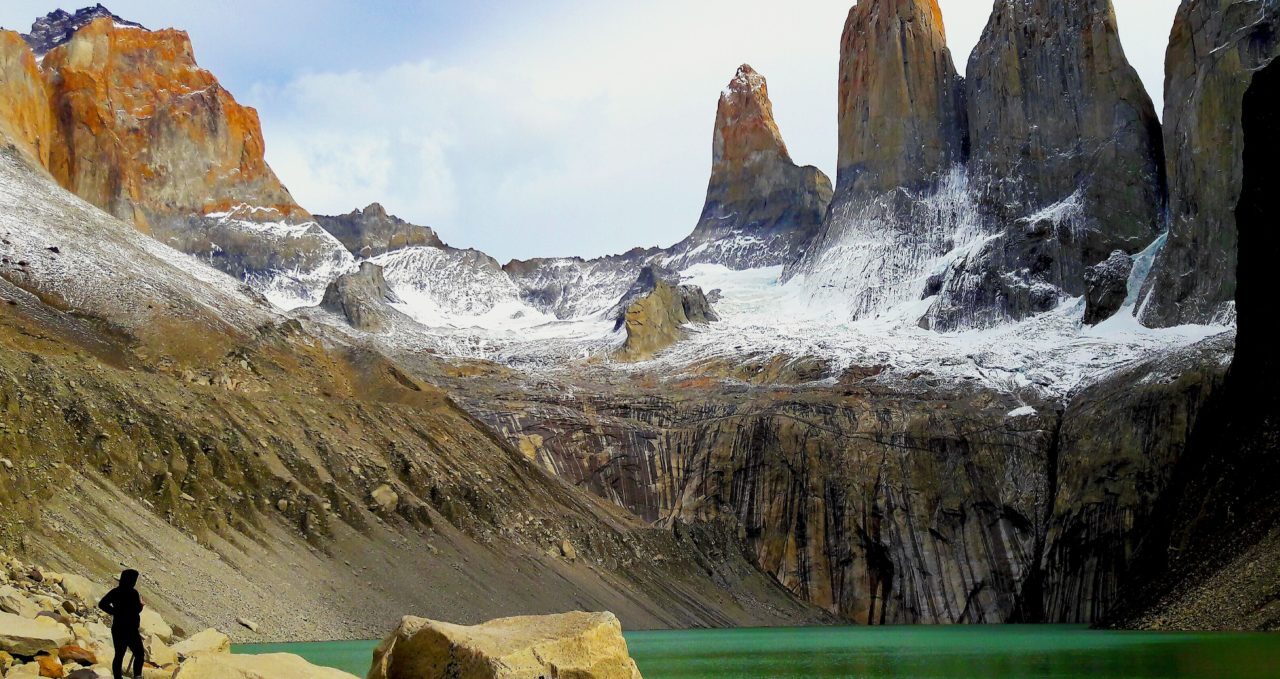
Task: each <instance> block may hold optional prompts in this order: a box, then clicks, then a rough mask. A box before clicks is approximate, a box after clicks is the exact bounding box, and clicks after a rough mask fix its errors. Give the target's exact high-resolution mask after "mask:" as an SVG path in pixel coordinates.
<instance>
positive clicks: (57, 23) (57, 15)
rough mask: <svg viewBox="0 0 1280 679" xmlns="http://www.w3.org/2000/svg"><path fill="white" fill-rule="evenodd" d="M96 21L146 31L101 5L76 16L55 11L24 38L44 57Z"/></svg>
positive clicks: (140, 25)
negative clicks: (101, 20)
mask: <svg viewBox="0 0 1280 679" xmlns="http://www.w3.org/2000/svg"><path fill="white" fill-rule="evenodd" d="M95 19H110V20H111V23H113V24H114V25H116V26H120V27H128V28H141V29H143V30H146V29H145V27H144V26H143V25H142V24H139V23H135V22H133V21H129V20H127V19H124V18H122V17H119V16H116V15H115V14H113V13H112V12H111V10H109V9H107V8H106V7H103V6H102V4H101V3H99V4H97V5H94V6H93V7H84V8H81V9H78V10H76V11H75V13H74V14H71V13H68V12H66V11H65V10H61V9H55V10H54V11H52V12H49V13H48V14H46V15H44V16H43V17H40V18H39V19H36V21H35V23H33V24H31V32H30V33H27V34H26V35H24V36H22V37H23V39H24V40H26V41H27V44H28V45H30V46H31V50H32V51H33V52H35V53H36V56H44V55H45V53H47V52H48V51H49V50H51V49H53V48H55V47H58V46H59V45H62V44H64V43H66V42H67V41H68V40H70V39H71V36H73V35H75V33H76V31H78V30H80V29H82V28H84V27H85V26H88V25H89V24H90V23H92V22H93V21H94V20H95Z"/></svg>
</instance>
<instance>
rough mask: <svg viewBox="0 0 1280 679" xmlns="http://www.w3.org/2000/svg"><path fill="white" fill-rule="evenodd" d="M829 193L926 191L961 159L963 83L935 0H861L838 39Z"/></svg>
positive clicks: (963, 142)
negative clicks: (834, 169) (835, 142)
mask: <svg viewBox="0 0 1280 679" xmlns="http://www.w3.org/2000/svg"><path fill="white" fill-rule="evenodd" d="M839 115H840V153H839V158H838V163H839V165H838V174H837V179H836V190H837V193H841V192H843V191H845V190H846V189H853V190H855V191H858V192H870V193H879V192H884V191H889V190H892V189H896V188H898V187H907V188H913V187H918V186H921V185H928V184H930V183H931V182H932V180H933V179H934V178H936V177H937V176H938V175H939V174H941V173H943V172H945V171H946V170H948V169H949V168H950V167H951V166H952V165H954V164H956V163H960V162H963V161H964V159H965V155H966V152H967V151H966V146H967V140H966V122H965V104H964V80H963V79H962V78H961V77H960V76H959V75H958V74H957V73H956V69H955V64H954V63H953V62H952V60H951V51H950V50H949V49H947V35H946V30H945V28H944V27H943V24H942V10H941V9H940V8H939V7H938V3H937V1H936V0H861V1H860V2H858V4H856V5H854V7H853V8H852V9H850V10H849V18H848V20H847V21H846V22H845V26H844V36H843V37H842V38H841V41H840V100H839Z"/></svg>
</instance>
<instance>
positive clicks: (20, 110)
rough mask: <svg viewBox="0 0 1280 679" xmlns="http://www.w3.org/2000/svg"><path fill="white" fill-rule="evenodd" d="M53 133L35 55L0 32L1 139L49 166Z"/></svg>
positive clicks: (54, 141) (11, 35) (13, 36)
mask: <svg viewBox="0 0 1280 679" xmlns="http://www.w3.org/2000/svg"><path fill="white" fill-rule="evenodd" d="M56 130H57V126H56V125H55V124H54V120H53V113H52V111H51V110H50V108H49V92H48V90H47V89H46V87H45V82H44V78H43V76H41V74H40V68H39V66H37V65H36V58H35V55H34V54H32V53H31V50H30V49H29V48H28V47H27V43H26V42H25V41H24V40H23V39H22V36H20V35H18V34H17V33H14V32H13V31H0V139H4V140H6V141H8V142H11V143H13V144H14V145H16V146H17V147H18V148H19V149H21V150H22V151H23V152H24V153H26V154H27V155H28V156H29V157H30V158H31V159H33V160H35V161H36V162H37V163H39V165H40V166H41V167H48V166H49V154H50V151H51V149H53V147H54V146H55V145H56V144H57V132H56Z"/></svg>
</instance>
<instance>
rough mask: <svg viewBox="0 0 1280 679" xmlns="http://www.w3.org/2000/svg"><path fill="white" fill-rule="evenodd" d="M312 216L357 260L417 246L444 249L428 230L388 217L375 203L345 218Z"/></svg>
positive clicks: (435, 236)
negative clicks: (357, 258)
mask: <svg viewBox="0 0 1280 679" xmlns="http://www.w3.org/2000/svg"><path fill="white" fill-rule="evenodd" d="M315 217H316V221H317V222H319V223H320V226H322V227H324V230H325V231H328V232H329V233H330V234H332V235H333V237H334V238H337V239H338V240H339V241H340V242H341V243H342V244H343V245H344V246H345V247H346V248H347V249H348V250H350V251H351V254H353V255H355V256H357V257H364V258H369V257H376V256H378V255H381V254H383V253H385V252H390V251H392V250H399V249H401V248H408V247H416V246H421V245H426V246H432V247H444V241H441V240H440V237H439V236H437V235H436V232H435V231H434V230H432V229H431V228H430V227H426V226H418V225H416V224H410V223H409V222H406V221H405V220H403V219H400V218H399V217H396V216H395V215H389V214H387V210H386V208H384V207H382V206H381V205H379V204H378V203H373V204H371V205H369V206H368V207H366V208H365V209H363V210H359V209H357V210H352V211H351V212H348V213H347V214H345V215H336V216H332V217H328V216H325V215H316V216H315Z"/></svg>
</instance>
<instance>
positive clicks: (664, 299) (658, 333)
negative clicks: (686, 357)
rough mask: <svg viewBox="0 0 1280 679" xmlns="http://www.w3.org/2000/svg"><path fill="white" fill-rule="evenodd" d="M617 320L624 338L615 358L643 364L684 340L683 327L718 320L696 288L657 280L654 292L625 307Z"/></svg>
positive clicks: (699, 289)
mask: <svg viewBox="0 0 1280 679" xmlns="http://www.w3.org/2000/svg"><path fill="white" fill-rule="evenodd" d="M619 320H620V321H621V324H622V325H623V326H624V327H625V328H626V331H627V339H626V341H625V342H624V343H623V345H622V348H621V349H620V350H619V351H618V358H619V359H620V360H623V361H644V360H648V359H650V358H653V356H654V355H655V354H657V353H658V352H659V351H662V350H663V349H665V348H667V347H669V346H671V345H672V344H675V343H676V342H678V341H679V340H681V339H683V338H684V336H685V333H686V331H685V329H684V326H686V325H688V324H690V323H708V322H711V321H714V320H717V318H716V316H715V313H714V312H712V310H711V303H710V302H708V301H707V296H706V295H705V294H703V292H702V289H701V288H699V287H698V286H696V285H673V284H671V283H669V282H667V281H665V280H657V281H654V285H653V289H652V290H651V291H649V292H648V293H647V294H645V295H644V296H643V297H640V298H639V299H637V300H636V301H635V302H633V303H632V304H631V305H630V306H628V307H627V310H626V312H625V313H624V314H623V316H622V317H621V318H620V319H619Z"/></svg>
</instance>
